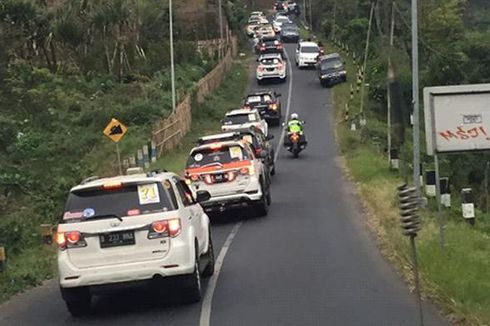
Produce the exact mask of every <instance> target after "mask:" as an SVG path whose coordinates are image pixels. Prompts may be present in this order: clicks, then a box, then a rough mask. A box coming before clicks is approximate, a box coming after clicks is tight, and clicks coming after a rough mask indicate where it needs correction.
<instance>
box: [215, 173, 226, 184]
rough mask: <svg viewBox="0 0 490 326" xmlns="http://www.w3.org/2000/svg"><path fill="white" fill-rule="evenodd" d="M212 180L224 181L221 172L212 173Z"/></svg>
mask: <svg viewBox="0 0 490 326" xmlns="http://www.w3.org/2000/svg"><path fill="white" fill-rule="evenodd" d="M214 181H215V182H223V181H224V178H223V175H222V174H215V175H214Z"/></svg>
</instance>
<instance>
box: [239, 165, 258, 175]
mask: <svg viewBox="0 0 490 326" xmlns="http://www.w3.org/2000/svg"><path fill="white" fill-rule="evenodd" d="M240 173H241V174H248V175H254V174H255V168H254V166H253V165H250V166H248V167H243V168H241V169H240Z"/></svg>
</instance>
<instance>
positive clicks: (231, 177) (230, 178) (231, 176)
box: [225, 171, 236, 182]
mask: <svg viewBox="0 0 490 326" xmlns="http://www.w3.org/2000/svg"><path fill="white" fill-rule="evenodd" d="M225 178H226V181H228V182H231V181H233V180H235V178H236V174H235V172H233V171H228V172H226V174H225Z"/></svg>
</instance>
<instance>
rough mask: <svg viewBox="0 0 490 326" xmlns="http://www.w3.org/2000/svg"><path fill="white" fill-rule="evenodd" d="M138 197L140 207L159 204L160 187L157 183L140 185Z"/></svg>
mask: <svg viewBox="0 0 490 326" xmlns="http://www.w3.org/2000/svg"><path fill="white" fill-rule="evenodd" d="M138 197H139V201H140V205H147V204H157V203H159V202H160V194H159V193H158V185H157V184H156V183H150V184H146V185H139V186H138Z"/></svg>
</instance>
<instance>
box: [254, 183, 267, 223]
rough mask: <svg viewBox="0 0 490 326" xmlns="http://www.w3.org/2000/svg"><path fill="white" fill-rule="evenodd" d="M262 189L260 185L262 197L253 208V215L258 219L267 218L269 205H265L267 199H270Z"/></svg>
mask: <svg viewBox="0 0 490 326" xmlns="http://www.w3.org/2000/svg"><path fill="white" fill-rule="evenodd" d="M264 188H265V187H264V185H263V183H262V185H261V190H262V197H261V198H260V200H258V201H257V203H256V204H255V207H254V210H255V214H256V215H257V216H258V217H263V216H267V214H268V213H269V205H268V203H267V202H268V199H267V197H268V196H269V199H270V194H269V195H268V194H267V193H266V190H265V189H264Z"/></svg>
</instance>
